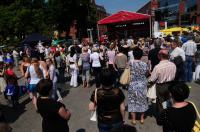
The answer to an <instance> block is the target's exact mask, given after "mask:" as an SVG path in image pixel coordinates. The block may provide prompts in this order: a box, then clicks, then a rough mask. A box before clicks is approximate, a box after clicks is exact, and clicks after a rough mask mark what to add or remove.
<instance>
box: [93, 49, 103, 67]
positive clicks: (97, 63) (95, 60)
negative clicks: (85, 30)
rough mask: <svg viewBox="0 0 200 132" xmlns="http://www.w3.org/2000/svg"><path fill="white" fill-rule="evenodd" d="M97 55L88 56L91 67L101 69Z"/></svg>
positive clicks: (95, 53) (94, 53)
mask: <svg viewBox="0 0 200 132" xmlns="http://www.w3.org/2000/svg"><path fill="white" fill-rule="evenodd" d="M99 57H100V56H99V53H97V52H93V53H92V54H91V55H90V61H92V67H101V63H100V59H99Z"/></svg>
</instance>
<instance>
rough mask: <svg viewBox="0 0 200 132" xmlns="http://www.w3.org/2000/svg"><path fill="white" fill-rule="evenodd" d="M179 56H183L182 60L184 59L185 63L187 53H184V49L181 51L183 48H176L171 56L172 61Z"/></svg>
mask: <svg viewBox="0 0 200 132" xmlns="http://www.w3.org/2000/svg"><path fill="white" fill-rule="evenodd" d="M177 56H181V57H182V59H183V61H185V52H184V50H183V49H181V48H179V47H176V48H175V49H174V50H173V51H172V53H171V55H170V59H171V60H173V59H174V58H175V57H177Z"/></svg>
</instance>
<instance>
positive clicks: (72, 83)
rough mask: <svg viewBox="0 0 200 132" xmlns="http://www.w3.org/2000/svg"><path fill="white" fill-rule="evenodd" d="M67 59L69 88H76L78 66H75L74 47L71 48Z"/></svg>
mask: <svg viewBox="0 0 200 132" xmlns="http://www.w3.org/2000/svg"><path fill="white" fill-rule="evenodd" d="M67 58H68V60H69V64H70V65H69V67H70V73H71V81H70V86H71V87H77V86H78V82H77V78H78V66H77V55H76V51H75V48H74V47H71V49H70V54H69V55H67Z"/></svg>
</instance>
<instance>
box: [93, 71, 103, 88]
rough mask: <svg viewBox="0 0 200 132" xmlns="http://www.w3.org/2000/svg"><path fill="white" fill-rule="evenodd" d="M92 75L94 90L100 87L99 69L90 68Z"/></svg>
mask: <svg viewBox="0 0 200 132" xmlns="http://www.w3.org/2000/svg"><path fill="white" fill-rule="evenodd" d="M92 69H93V74H94V77H95V83H96V88H99V87H100V85H101V84H100V74H101V67H92Z"/></svg>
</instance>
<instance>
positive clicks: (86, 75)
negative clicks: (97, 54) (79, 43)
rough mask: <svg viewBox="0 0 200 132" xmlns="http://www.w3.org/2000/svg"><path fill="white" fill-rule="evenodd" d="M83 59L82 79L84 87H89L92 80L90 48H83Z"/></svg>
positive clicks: (81, 56)
mask: <svg viewBox="0 0 200 132" xmlns="http://www.w3.org/2000/svg"><path fill="white" fill-rule="evenodd" d="M80 58H81V60H82V81H83V88H88V86H89V80H90V54H89V53H88V48H87V47H83V48H82V54H81V55H80Z"/></svg>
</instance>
